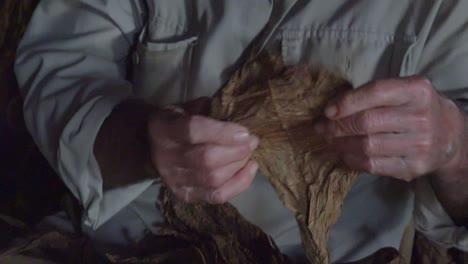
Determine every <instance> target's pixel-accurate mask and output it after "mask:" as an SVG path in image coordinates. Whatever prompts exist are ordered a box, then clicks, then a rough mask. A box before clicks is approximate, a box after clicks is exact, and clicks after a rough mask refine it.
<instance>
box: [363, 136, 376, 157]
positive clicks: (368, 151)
mask: <svg viewBox="0 0 468 264" xmlns="http://www.w3.org/2000/svg"><path fill="white" fill-rule="evenodd" d="M361 145H362V152H363V154H364V155H366V156H367V157H370V156H372V154H373V153H374V140H373V138H372V137H371V136H367V137H365V138H364V139H363V140H362V143H361Z"/></svg>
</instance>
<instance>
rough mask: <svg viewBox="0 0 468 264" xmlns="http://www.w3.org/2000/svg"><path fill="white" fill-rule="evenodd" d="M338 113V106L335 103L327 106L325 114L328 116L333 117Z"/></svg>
mask: <svg viewBox="0 0 468 264" xmlns="http://www.w3.org/2000/svg"><path fill="white" fill-rule="evenodd" d="M337 113H338V108H337V107H336V106H335V105H329V106H327V108H325V116H326V117H328V118H333V117H335V116H336V114H337Z"/></svg>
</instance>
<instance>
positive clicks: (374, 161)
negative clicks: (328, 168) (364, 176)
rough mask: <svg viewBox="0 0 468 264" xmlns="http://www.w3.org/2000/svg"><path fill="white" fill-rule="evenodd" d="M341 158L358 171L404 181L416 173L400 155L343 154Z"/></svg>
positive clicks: (410, 178)
mask: <svg viewBox="0 0 468 264" xmlns="http://www.w3.org/2000/svg"><path fill="white" fill-rule="evenodd" d="M342 159H343V161H344V162H345V164H346V165H348V166H349V167H350V168H352V169H355V170H358V171H362V172H367V173H370V174H374V175H380V176H389V177H393V178H397V179H401V180H405V181H411V180H413V179H414V178H416V175H415V174H414V173H413V172H412V171H411V169H410V168H409V166H408V164H407V162H406V161H405V159H404V158H402V157H378V158H367V157H364V156H362V155H353V154H345V155H343V156H342Z"/></svg>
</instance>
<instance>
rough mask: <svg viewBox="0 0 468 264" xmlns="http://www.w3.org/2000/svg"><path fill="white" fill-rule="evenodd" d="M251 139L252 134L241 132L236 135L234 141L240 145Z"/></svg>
mask: <svg viewBox="0 0 468 264" xmlns="http://www.w3.org/2000/svg"><path fill="white" fill-rule="evenodd" d="M249 138H250V133H249V132H247V131H241V132H237V133H236V134H234V140H235V141H236V142H239V143H243V142H246V141H247V140H248V139H249Z"/></svg>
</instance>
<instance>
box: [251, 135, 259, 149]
mask: <svg viewBox="0 0 468 264" xmlns="http://www.w3.org/2000/svg"><path fill="white" fill-rule="evenodd" d="M259 143H260V140H259V139H258V137H255V136H252V137H251V140H250V143H249V147H250V150H254V149H256V148H257V147H258V144H259Z"/></svg>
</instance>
